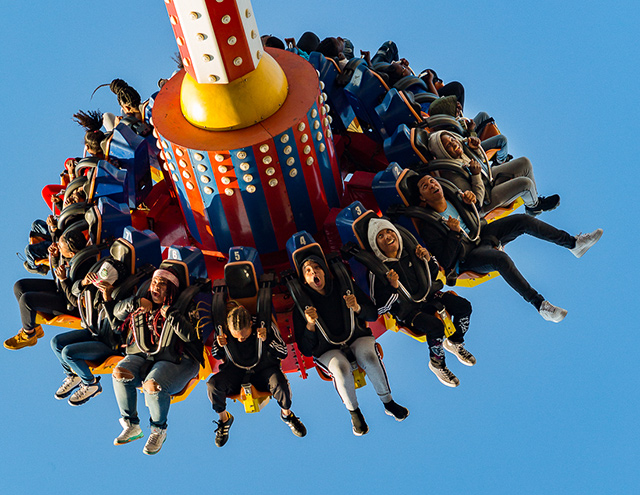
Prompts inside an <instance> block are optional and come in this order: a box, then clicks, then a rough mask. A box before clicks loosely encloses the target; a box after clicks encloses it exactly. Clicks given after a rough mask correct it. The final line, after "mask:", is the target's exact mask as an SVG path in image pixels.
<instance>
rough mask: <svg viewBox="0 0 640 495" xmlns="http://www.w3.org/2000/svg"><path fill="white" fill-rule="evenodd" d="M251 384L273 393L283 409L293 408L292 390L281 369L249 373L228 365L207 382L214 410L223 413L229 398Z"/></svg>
mask: <svg viewBox="0 0 640 495" xmlns="http://www.w3.org/2000/svg"><path fill="white" fill-rule="evenodd" d="M244 383H250V384H251V385H253V386H254V387H256V389H258V390H260V391H261V392H266V391H267V390H268V391H269V392H271V395H273V398H274V399H275V400H276V402H277V403H278V405H279V406H280V407H281V408H282V409H290V408H291V388H290V387H289V381H288V380H287V378H286V377H285V376H284V373H283V372H282V369H280V367H279V366H278V367H276V366H272V367H269V368H263V369H261V370H258V371H256V372H247V370H243V369H240V368H237V367H236V366H232V365H227V366H225V367H223V368H222V369H221V370H220V371H218V372H217V373H216V374H215V375H213V376H212V377H211V378H209V381H207V395H208V396H209V400H210V401H211V405H212V406H213V410H214V411H215V412H217V413H221V412H223V411H224V410H225V409H226V402H227V397H228V396H230V395H237V394H239V393H240V387H241V385H243V384H244Z"/></svg>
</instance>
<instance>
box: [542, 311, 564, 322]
mask: <svg viewBox="0 0 640 495" xmlns="http://www.w3.org/2000/svg"><path fill="white" fill-rule="evenodd" d="M568 313H569V312H568V311H567V310H566V309H565V310H563V311H562V312H561V313H560V318H559V319H557V318H553V317H552V316H549V317H547V316H546V315H544V314H543V313H540V316H542V318H543V319H544V320H546V321H550V322H552V323H560V322H561V321H562V320H564V319H565V318H566V316H567V314H568Z"/></svg>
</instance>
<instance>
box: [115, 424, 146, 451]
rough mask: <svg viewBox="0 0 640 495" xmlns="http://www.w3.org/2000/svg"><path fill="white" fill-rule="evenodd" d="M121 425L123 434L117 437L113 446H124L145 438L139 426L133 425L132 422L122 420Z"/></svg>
mask: <svg viewBox="0 0 640 495" xmlns="http://www.w3.org/2000/svg"><path fill="white" fill-rule="evenodd" d="M120 424H121V425H122V433H120V435H118V436H117V437H116V439H115V440H114V441H113V445H124V444H125V443H129V442H133V441H134V440H137V439H138V438H142V437H143V436H144V433H143V432H142V428H140V425H139V424H133V423H132V422H131V420H129V419H124V418H120Z"/></svg>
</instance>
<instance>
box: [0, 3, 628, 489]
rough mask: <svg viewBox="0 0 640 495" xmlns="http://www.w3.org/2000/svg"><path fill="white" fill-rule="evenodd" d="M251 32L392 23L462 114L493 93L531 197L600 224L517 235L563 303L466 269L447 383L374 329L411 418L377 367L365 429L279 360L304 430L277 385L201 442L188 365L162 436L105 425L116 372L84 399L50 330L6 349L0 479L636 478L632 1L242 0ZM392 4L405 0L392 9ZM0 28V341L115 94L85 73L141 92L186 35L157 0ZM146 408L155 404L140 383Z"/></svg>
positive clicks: (515, 252) (371, 481) (313, 483)
mask: <svg viewBox="0 0 640 495" xmlns="http://www.w3.org/2000/svg"><path fill="white" fill-rule="evenodd" d="M253 4H254V8H255V11H256V16H257V20H258V26H259V28H260V31H261V33H262V34H268V33H271V34H274V35H277V36H279V37H286V36H294V37H298V36H300V34H302V33H303V32H304V31H306V30H313V31H315V32H317V33H318V34H319V35H320V37H321V38H322V37H325V36H331V35H339V36H343V37H348V38H350V39H351V40H352V41H353V42H354V44H355V46H356V50H360V49H368V50H370V51H371V52H372V53H373V52H375V50H376V48H377V47H378V46H379V45H380V44H381V43H382V42H384V41H385V40H387V39H393V40H395V41H396V42H397V44H398V46H399V49H400V54H401V56H403V57H406V58H407V59H409V60H410V61H411V63H412V66H413V67H414V68H415V69H416V70H421V69H423V68H427V67H432V68H434V69H436V70H437V72H438V75H439V76H440V77H442V78H443V79H444V80H445V81H446V80H459V81H461V82H462V83H463V84H464V85H465V87H466V90H467V93H466V94H467V96H466V108H465V110H466V113H467V114H468V115H470V116H473V115H475V113H476V112H477V111H480V110H485V111H487V112H489V113H490V114H491V115H493V116H494V117H495V119H496V121H497V122H498V124H499V126H500V128H501V130H502V131H503V133H504V134H506V135H507V136H508V138H509V140H510V147H511V152H512V154H514V155H515V156H520V155H526V156H528V157H529V158H530V159H531V161H532V162H533V164H534V168H535V174H536V178H537V181H538V184H539V189H540V191H541V193H542V194H552V193H558V194H560V195H561V197H562V204H561V206H560V207H559V208H558V209H557V210H555V211H553V212H550V213H547V214H545V215H544V217H543V219H544V220H547V221H549V222H551V223H553V224H554V225H556V226H558V227H561V228H564V229H566V230H569V231H570V232H572V233H578V232H580V231H591V230H593V229H595V228H597V227H602V228H604V231H605V233H604V237H603V238H602V240H601V241H600V243H599V244H598V245H597V246H595V247H594V248H593V249H592V250H591V251H590V252H589V253H588V254H587V255H586V256H585V257H584V258H582V259H580V260H577V259H575V258H574V257H573V256H572V255H571V254H570V253H569V252H567V251H565V250H563V249H561V248H558V247H556V246H552V245H547V244H544V243H542V242H540V241H537V240H535V239H519V240H518V241H517V242H515V243H513V244H512V245H510V246H509V248H508V251H509V253H510V254H511V255H512V257H513V258H514V259H515V260H516V262H517V264H518V266H519V267H520V268H521V270H522V271H523V273H525V275H526V276H527V277H528V278H529V280H530V282H531V283H532V285H534V287H536V288H537V289H538V290H539V291H540V292H541V293H542V294H543V295H544V296H545V297H547V298H548V299H549V300H550V301H551V302H553V303H555V304H558V305H560V306H562V307H564V308H567V309H568V310H569V315H568V317H567V318H566V319H565V321H563V322H562V323H561V324H557V325H556V324H553V323H550V322H546V321H544V320H542V318H541V317H540V316H539V315H538V314H537V313H536V312H535V311H534V310H533V309H531V307H530V306H529V305H527V304H526V303H524V302H523V301H522V300H521V299H520V298H519V297H518V296H517V295H516V294H515V293H514V292H513V291H512V290H510V289H509V288H508V287H507V286H506V284H505V283H504V281H503V280H500V279H498V280H495V281H492V282H489V283H488V284H485V285H483V286H481V287H479V288H476V289H473V290H461V291H459V292H460V293H461V294H462V295H464V296H466V297H468V298H469V299H470V300H471V301H472V303H473V305H474V314H473V316H472V324H471V329H470V331H469V334H468V337H467V343H468V344H467V345H468V348H469V349H470V350H471V351H472V352H473V353H474V354H475V355H476V357H477V358H478V364H477V365H476V366H475V367H474V368H466V367H463V366H462V365H460V364H459V363H458V362H457V361H456V360H454V359H450V360H449V361H450V367H451V369H452V370H453V371H454V372H455V373H456V374H457V375H458V377H459V378H460V381H461V385H460V387H458V388H457V389H449V388H446V387H444V386H442V385H441V384H439V383H438V382H437V380H436V379H435V377H434V376H433V375H432V373H430V372H429V371H428V370H427V349H426V346H425V345H421V344H419V343H417V342H415V341H413V340H411V339H409V338H407V337H403V336H398V335H388V334H387V335H384V336H383V337H382V338H381V339H380V341H381V343H382V345H383V347H384V350H385V363H386V366H387V370H388V372H389V376H390V380H391V385H392V389H393V393H394V397H395V399H396V400H397V401H398V402H400V403H401V404H404V405H406V406H407V407H408V408H409V409H410V410H411V415H410V416H409V418H408V419H407V420H406V421H404V422H403V423H396V422H395V421H393V420H392V419H391V418H389V417H388V416H386V415H385V414H384V413H383V409H382V407H381V405H380V404H379V402H378V400H377V398H376V397H375V392H374V391H373V389H372V387H371V386H367V387H366V388H365V389H363V390H361V391H360V393H359V397H360V401H361V408H362V410H363V412H364V414H365V417H366V418H367V421H368V422H369V425H370V428H371V431H370V433H369V434H368V435H366V436H364V437H362V438H356V437H355V436H354V435H353V434H352V433H351V429H350V424H349V416H348V414H347V412H346V410H345V409H344V407H343V405H342V404H341V403H340V400H339V398H338V397H337V395H336V393H335V391H334V390H333V387H332V386H331V385H330V384H328V383H325V382H320V380H319V379H318V378H317V377H316V376H315V375H313V376H311V378H310V379H308V380H306V381H303V380H301V379H299V378H297V377H295V376H291V375H290V379H291V385H292V388H293V393H294V405H293V409H294V411H295V412H296V413H297V414H298V415H299V416H300V417H301V418H302V420H303V421H304V422H305V424H306V425H307V428H308V430H309V434H308V436H307V437H306V438H303V439H299V438H296V437H294V436H293V435H291V433H290V432H289V430H288V428H287V427H286V426H285V425H284V424H282V423H281V422H280V420H279V419H278V407H277V406H276V405H275V404H270V405H269V406H268V407H267V408H266V409H265V410H264V411H263V412H261V413H260V414H256V415H246V414H244V413H242V412H241V411H240V405H239V404H232V405H230V411H231V412H232V413H233V414H234V415H235V416H236V422H235V424H234V426H233V428H232V430H231V438H230V441H229V443H228V444H227V445H226V446H225V447H224V448H222V449H217V448H216V447H215V446H214V444H213V425H212V423H211V420H212V419H213V418H214V416H213V413H212V411H211V409H210V405H209V402H208V400H207V398H206V387H205V386H204V385H203V384H200V385H199V386H198V387H197V388H196V389H195V391H194V393H193V394H192V395H191V396H190V397H189V399H188V400H187V401H186V402H183V403H180V404H177V405H175V406H173V407H172V409H171V412H170V416H169V429H168V439H167V442H166V443H165V446H164V447H163V449H162V452H161V453H160V454H159V455H157V456H155V457H147V456H144V455H142V452H141V450H142V446H143V442H136V443H133V444H131V445H127V446H122V447H114V446H113V445H112V440H113V438H114V437H115V436H116V435H117V434H118V433H119V431H120V427H119V424H118V417H119V415H118V410H117V407H116V403H115V399H114V397H113V392H112V388H111V384H110V382H109V378H108V377H104V381H105V390H104V393H103V394H102V395H101V396H99V397H97V398H95V399H93V400H92V401H91V402H89V403H88V404H86V405H85V406H82V407H78V408H71V407H70V406H68V405H67V404H66V402H64V401H60V402H58V401H56V400H54V398H53V393H54V391H55V390H56V388H57V387H58V386H59V384H60V382H61V380H62V378H63V374H62V372H61V368H60V366H59V364H58V363H57V361H56V360H55V358H54V356H53V354H52V352H51V350H50V348H49V346H48V340H49V338H50V337H51V336H52V335H53V334H54V333H55V332H56V331H57V329H53V328H51V327H47V328H46V329H45V331H46V334H47V335H46V337H47V338H46V339H44V340H42V341H41V342H40V343H39V344H38V345H37V346H36V347H33V348H28V349H25V350H23V351H19V352H9V351H6V350H4V349H1V350H0V355H1V359H0V370H1V371H2V377H3V379H2V380H1V381H0V419H1V420H2V421H1V423H2V425H3V433H2V442H1V443H0V445H1V446H2V448H1V449H0V476H1V481H0V486H1V488H0V491H2V493H6V494H22V493H34V492H35V493H53V494H57V493H80V492H81V491H82V492H84V491H89V492H91V493H94V494H96V495H99V494H103V493H110V494H111V493H114V492H116V491H123V490H125V491H126V492H127V493H137V492H140V491H142V490H152V491H153V493H159V494H161V493H173V492H175V491H180V492H181V493H195V492H196V491H198V492H200V493H202V492H203V491H204V490H207V491H211V492H220V493H232V494H233V493H248V492H257V493H265V494H269V493H275V492H278V493H306V494H316V493H322V494H326V493H397V492H398V491H399V490H402V491H407V492H411V493H414V492H418V493H425V492H426V493H438V494H448V493H452V494H455V493H479V494H483V493H491V494H512V493H531V494H538V493H563V494H565V493H567V494H573V493H581V494H584V493H588V494H591V493H602V494H604V493H640V475H639V474H638V473H639V472H640V471H639V469H638V468H639V463H638V461H639V451H638V443H639V440H640V438H639V437H640V435H639V428H638V426H637V421H636V415H637V413H638V409H639V408H638V406H639V401H638V390H639V383H638V367H637V364H636V362H637V354H638V352H639V350H640V349H639V346H638V344H639V339H638V330H639V328H638V323H637V309H636V310H634V309H633V308H634V307H635V308H637V306H636V304H637V299H638V297H637V295H638V288H637V287H638V286H637V283H638V270H637V268H636V263H635V258H636V255H637V244H638V241H639V239H638V237H639V236H638V233H637V225H638V221H637V218H638V213H639V211H638V206H637V200H636V199H635V196H636V187H635V183H636V179H635V175H636V171H635V165H636V164H635V162H636V161H637V159H636V156H637V154H638V152H637V147H638V142H637V138H636V135H637V130H636V125H635V124H634V122H635V120H636V119H637V116H638V115H639V112H638V110H639V108H638V98H637V91H638V84H637V80H638V76H639V73H638V68H637V66H638V60H639V57H638V55H639V53H638V49H637V46H638V44H637V40H636V37H637V24H638V22H639V21H640V15H639V7H638V3H637V2H632V1H629V0H626V1H620V2H609V3H603V2H590V1H586V2H578V1H577V0H569V1H567V2H549V1H541V2H519V1H492V0H488V1H485V2H482V3H479V2H467V1H464V0H463V1H461V2H456V3H455V4H454V3H453V2H427V1H418V0H406V1H404V2H401V3H392V2H381V1H379V0H375V1H368V2H364V1H351V2H344V1H338V0H325V1H324V2H322V3H321V4H318V3H312V2H309V1H298V2H291V1H284V0H269V1H266V0H254V2H253ZM398 5H402V7H399V6H398ZM3 15H4V22H3V30H2V32H1V33H0V40H1V41H2V45H3V46H4V52H5V56H4V63H3V77H2V78H1V79H0V98H1V100H2V101H1V103H2V104H1V109H2V119H0V164H1V166H2V172H3V176H4V181H3V182H4V184H5V187H4V189H3V194H2V209H3V212H4V213H3V215H2V217H1V220H0V221H1V222H2V232H4V233H5V237H4V242H3V243H2V256H3V258H4V259H5V263H4V264H3V270H2V274H1V275H0V276H1V277H2V280H1V282H0V291H1V292H0V294H1V295H0V301H2V302H1V303H0V304H1V306H0V311H1V312H2V314H4V315H5V316H4V320H3V323H4V324H3V326H2V328H3V333H2V337H1V338H2V339H5V338H7V337H9V336H11V335H13V334H14V333H15V332H16V331H17V330H18V329H19V327H20V320H19V314H18V308H17V305H16V303H15V300H14V297H13V295H12V291H11V287H12V285H13V283H14V281H15V280H17V279H19V278H23V277H25V276H27V274H26V272H25V271H24V269H23V268H22V264H21V262H19V261H18V259H17V258H16V257H15V254H14V253H15V252H16V251H22V249H23V247H24V244H25V243H26V240H27V234H28V229H29V224H30V222H31V221H33V220H34V219H36V218H44V217H45V216H46V214H47V209H46V206H45V205H44V203H43V201H42V199H41V197H40V189H41V188H42V186H43V185H45V184H48V183H55V182H56V181H57V177H58V174H59V172H60V171H61V169H62V166H63V161H64V159H65V158H66V157H68V156H76V155H79V154H80V153H81V151H82V136H83V132H82V130H81V129H80V128H79V127H78V126H77V125H76V124H75V123H74V122H72V120H71V115H72V114H73V113H74V112H76V111H77V110H78V109H84V110H87V109H95V108H99V109H100V110H102V111H116V110H117V106H116V100H115V97H114V96H113V95H112V94H111V93H110V92H109V91H108V89H106V88H105V89H102V90H100V91H99V92H98V93H97V94H96V96H95V97H94V99H93V101H89V97H90V95H91V92H92V91H93V89H94V88H95V87H96V86H98V85H99V84H102V83H107V82H109V81H110V80H111V79H113V78H114V77H120V78H122V79H125V80H126V81H127V82H128V83H130V84H131V85H133V86H134V87H136V88H137V89H138V90H139V91H140V93H141V94H142V95H143V96H144V97H146V96H148V95H149V94H151V93H152V92H153V91H155V89H156V81H157V80H158V78H160V77H167V76H169V75H170V74H171V73H172V71H173V70H174V63H173V62H172V61H171V58H170V57H171V55H172V54H173V53H174V52H175V51H177V50H176V46H175V44H174V41H173V37H172V32H171V29H170V25H169V22H168V20H167V15H166V10H165V7H164V3H163V2H162V1H161V0H154V1H151V0H137V1H135V2H131V1H124V0H112V1H110V2H81V1H75V0H74V1H68V2H48V1H47V2H45V1H42V0H38V1H36V2H31V3H29V5H24V4H22V3H20V2H7V5H5V6H4V8H3ZM140 412H141V418H142V421H143V424H144V425H145V427H146V424H145V423H146V420H147V418H148V414H147V411H146V408H145V407H144V404H143V400H142V397H140Z"/></svg>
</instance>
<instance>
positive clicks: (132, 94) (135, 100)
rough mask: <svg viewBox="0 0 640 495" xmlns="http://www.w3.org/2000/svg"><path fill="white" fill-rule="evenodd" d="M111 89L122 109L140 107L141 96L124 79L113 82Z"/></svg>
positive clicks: (110, 85)
mask: <svg viewBox="0 0 640 495" xmlns="http://www.w3.org/2000/svg"><path fill="white" fill-rule="evenodd" d="M109 89H111V92H112V93H114V94H115V95H116V96H117V97H118V104H119V105H120V106H121V107H131V108H138V107H139V106H140V102H141V99H140V94H139V93H138V92H137V91H136V90H135V89H134V88H132V87H131V86H129V85H128V84H127V83H126V82H125V81H123V80H122V79H114V80H113V81H111V84H109Z"/></svg>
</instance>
